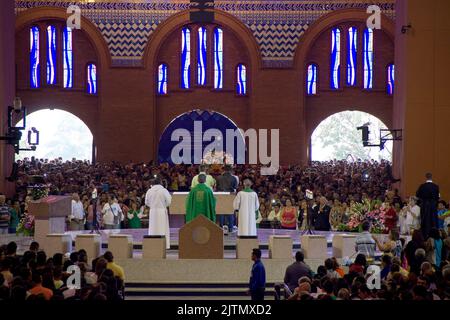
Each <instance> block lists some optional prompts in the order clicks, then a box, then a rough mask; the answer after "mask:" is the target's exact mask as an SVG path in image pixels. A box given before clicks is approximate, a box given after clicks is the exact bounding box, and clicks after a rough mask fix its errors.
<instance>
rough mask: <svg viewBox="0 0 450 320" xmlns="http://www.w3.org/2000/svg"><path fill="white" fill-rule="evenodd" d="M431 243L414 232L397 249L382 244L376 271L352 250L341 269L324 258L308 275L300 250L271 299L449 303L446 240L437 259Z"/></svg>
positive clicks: (449, 259)
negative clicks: (352, 252)
mask: <svg viewBox="0 0 450 320" xmlns="http://www.w3.org/2000/svg"><path fill="white" fill-rule="evenodd" d="M435 241H436V240H435V239H433V238H431V239H429V240H427V241H424V240H423V237H422V234H421V232H420V231H418V230H416V231H415V232H414V234H413V237H412V239H411V240H410V241H409V242H408V243H407V244H406V245H404V246H403V247H402V248H401V249H400V250H399V251H397V250H396V246H395V245H393V246H392V247H391V246H390V245H389V244H388V243H389V242H391V240H388V241H387V242H388V243H387V244H385V245H386V246H388V245H389V249H388V250H383V251H384V254H383V255H382V257H381V264H380V265H379V273H378V272H377V271H376V269H374V268H373V264H372V263H373V262H371V258H370V257H369V256H366V255H365V254H364V253H361V252H364V250H361V248H358V247H357V248H356V250H357V252H360V253H359V254H358V255H357V256H356V258H355V260H354V261H353V262H352V263H351V264H350V265H349V266H348V270H347V271H344V269H345V268H344V267H342V266H341V265H339V263H338V261H337V259H335V258H328V259H326V260H325V262H324V264H323V265H320V266H319V267H318V268H317V270H316V271H315V272H313V270H312V269H311V268H310V267H309V266H308V265H307V264H306V263H305V261H304V254H303V252H302V251H298V252H297V253H296V256H295V259H296V261H295V262H294V263H293V264H292V265H290V266H289V267H288V268H287V269H286V272H285V277H284V283H282V284H277V285H276V286H275V292H276V299H288V300H450V255H449V253H450V237H447V238H446V239H445V240H444V241H443V243H442V244H441V245H443V246H444V247H445V250H443V252H444V254H445V256H443V257H442V259H441V258H439V259H436V252H437V251H436V248H435V245H434V244H435ZM439 241H441V240H439ZM357 246H362V244H361V243H360V244H359V245H357ZM386 249H387V248H386ZM377 277H379V278H377Z"/></svg>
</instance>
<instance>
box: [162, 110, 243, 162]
mask: <svg viewBox="0 0 450 320" xmlns="http://www.w3.org/2000/svg"><path fill="white" fill-rule="evenodd" d="M158 162H159V163H169V164H181V163H183V164H200V163H208V164H213V163H230V164H232V163H239V164H240V163H245V140H244V137H243V135H242V132H241V131H239V128H238V127H237V125H236V124H235V123H234V122H233V121H232V120H231V119H230V118H228V117H227V116H225V115H223V114H221V113H218V112H216V111H206V110H193V111H189V112H186V113H183V114H182V115H179V116H178V117H176V118H175V119H173V120H172V121H171V122H170V123H169V125H168V126H167V127H166V129H165V130H164V132H163V134H162V135H161V138H160V140H159V145H158Z"/></svg>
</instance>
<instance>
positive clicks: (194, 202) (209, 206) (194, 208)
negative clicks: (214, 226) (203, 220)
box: [186, 183, 216, 223]
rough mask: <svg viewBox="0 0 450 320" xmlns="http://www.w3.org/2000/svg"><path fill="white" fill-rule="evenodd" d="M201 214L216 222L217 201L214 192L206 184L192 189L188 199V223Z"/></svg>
mask: <svg viewBox="0 0 450 320" xmlns="http://www.w3.org/2000/svg"><path fill="white" fill-rule="evenodd" d="M201 214H202V215H204V216H205V217H207V218H208V219H209V220H211V221H212V222H216V199H215V198H214V194H213V192H212V190H211V189H210V188H209V187H208V186H207V185H206V184H204V183H200V184H198V185H196V186H195V187H194V188H192V189H191V191H190V192H189V196H188V197H187V198H186V223H189V222H190V221H192V220H194V219H195V218H196V217H197V216H199V215H201Z"/></svg>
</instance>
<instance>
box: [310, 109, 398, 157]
mask: <svg viewBox="0 0 450 320" xmlns="http://www.w3.org/2000/svg"><path fill="white" fill-rule="evenodd" d="M366 123H370V125H369V131H370V134H369V142H370V143H371V144H379V141H380V129H388V128H387V126H386V125H385V124H384V123H383V122H382V121H381V120H380V119H379V118H377V117H375V116H373V115H371V114H369V113H366V112H361V111H343V112H338V113H335V114H333V115H331V116H329V117H328V118H326V119H325V120H323V121H322V122H321V123H320V124H319V125H318V126H317V128H316V129H315V130H314V132H313V134H312V136H311V160H313V161H329V160H333V159H336V160H343V159H349V160H357V159H361V160H377V161H380V160H382V159H384V160H388V161H392V146H393V144H392V141H388V142H387V143H386V144H385V147H384V149H383V150H380V148H379V147H371V148H369V147H364V146H363V143H362V134H361V131H360V130H358V129H357V128H358V127H360V126H362V125H364V124H366Z"/></svg>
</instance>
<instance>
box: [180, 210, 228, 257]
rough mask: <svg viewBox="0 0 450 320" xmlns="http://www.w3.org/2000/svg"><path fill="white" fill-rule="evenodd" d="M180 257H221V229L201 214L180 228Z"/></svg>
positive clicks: (222, 253) (222, 250)
mask: <svg viewBox="0 0 450 320" xmlns="http://www.w3.org/2000/svg"><path fill="white" fill-rule="evenodd" d="M178 249H179V250H178V254H179V258H180V259H223V255H224V248H223V231H222V228H220V227H219V226H217V225H216V224H215V223H214V222H212V221H211V220H209V219H208V218H206V217H205V216H203V215H199V216H198V217H196V218H195V219H194V220H192V221H191V222H189V223H188V224H186V225H184V226H183V227H182V228H181V229H180V233H179V244H178Z"/></svg>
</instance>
